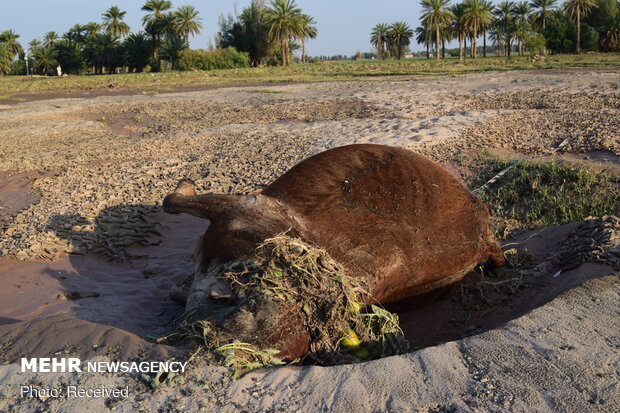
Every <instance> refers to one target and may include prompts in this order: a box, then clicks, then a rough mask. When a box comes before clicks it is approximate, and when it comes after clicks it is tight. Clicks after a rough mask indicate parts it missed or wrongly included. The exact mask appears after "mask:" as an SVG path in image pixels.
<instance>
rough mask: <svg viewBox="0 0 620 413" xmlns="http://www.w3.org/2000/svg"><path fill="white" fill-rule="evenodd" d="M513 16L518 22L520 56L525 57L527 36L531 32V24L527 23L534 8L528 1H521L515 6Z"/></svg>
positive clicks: (517, 34) (517, 35)
mask: <svg viewBox="0 0 620 413" xmlns="http://www.w3.org/2000/svg"><path fill="white" fill-rule="evenodd" d="M513 14H514V17H515V20H516V29H517V30H516V31H515V35H516V37H517V40H519V56H523V55H524V54H525V46H524V43H525V36H526V35H527V33H528V31H529V23H528V21H527V18H528V16H530V14H532V8H531V7H530V5H529V4H528V3H527V2H526V1H520V2H519V3H517V4H515V7H514V10H513Z"/></svg>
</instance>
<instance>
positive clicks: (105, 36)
mask: <svg viewBox="0 0 620 413" xmlns="http://www.w3.org/2000/svg"><path fill="white" fill-rule="evenodd" d="M119 46H120V42H119V40H118V38H117V37H116V36H114V35H112V34H111V33H108V32H105V33H99V34H97V35H96V36H95V37H94V38H92V39H91V40H90V41H89V42H88V44H87V45H86V47H85V48H84V54H85V55H86V56H87V59H88V62H89V63H90V64H91V65H92V66H93V68H94V72H95V73H103V69H107V71H108V73H112V72H113V71H114V69H115V68H116V67H117V66H118V62H119V57H120V54H121V53H120V52H121V50H120V47H119Z"/></svg>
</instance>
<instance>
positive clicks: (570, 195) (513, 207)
mask: <svg viewBox="0 0 620 413" xmlns="http://www.w3.org/2000/svg"><path fill="white" fill-rule="evenodd" d="M512 163H513V162H512V161H503V160H500V159H498V158H485V159H482V158H481V159H480V160H479V161H478V168H479V174H478V179H477V180H476V182H474V183H473V187H475V188H476V187H479V186H480V185H482V184H484V183H485V182H486V181H487V180H488V179H490V178H491V177H493V176H494V175H495V174H496V173H498V172H499V171H501V170H503V169H504V168H506V167H507V166H509V165H510V164H512ZM618 188H619V180H618V178H617V177H612V176H610V175H608V174H605V173H596V172H593V171H590V170H588V169H587V168H584V167H578V168H575V167H572V166H567V165H563V164H561V163H558V162H540V163H539V162H530V161H522V162H518V163H517V165H516V166H515V167H514V168H512V169H511V170H509V171H508V172H507V173H506V174H505V175H504V176H503V177H502V178H501V179H499V181H497V182H495V183H493V184H491V185H490V186H489V187H487V188H486V189H485V190H484V191H482V192H479V193H478V196H479V197H480V198H481V199H482V200H483V201H484V202H486V203H487V205H488V206H489V209H490V210H491V213H492V214H493V215H495V216H496V218H497V222H496V232H497V235H498V236H500V237H501V238H505V237H506V236H508V235H510V234H512V233H514V231H515V230H525V229H532V228H537V227H543V226H549V225H561V224H567V223H569V222H574V221H581V220H583V219H585V218H587V217H589V216H602V215H605V214H610V213H612V212H613V211H614V210H615V209H616V208H617V207H618V205H619V204H620V190H619V189H618Z"/></svg>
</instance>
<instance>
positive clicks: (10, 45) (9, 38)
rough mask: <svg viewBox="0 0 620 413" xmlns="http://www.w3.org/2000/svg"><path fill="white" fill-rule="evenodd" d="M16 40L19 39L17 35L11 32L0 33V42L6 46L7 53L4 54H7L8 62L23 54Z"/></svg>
mask: <svg viewBox="0 0 620 413" xmlns="http://www.w3.org/2000/svg"><path fill="white" fill-rule="evenodd" d="M17 39H19V34H17V33H15V32H14V31H13V30H5V31H3V32H2V33H0V42H2V43H5V44H6V48H7V52H5V53H8V57H9V61H12V60H13V59H15V56H17V55H20V54H22V53H24V49H23V48H22V45H21V44H19V42H18V41H17Z"/></svg>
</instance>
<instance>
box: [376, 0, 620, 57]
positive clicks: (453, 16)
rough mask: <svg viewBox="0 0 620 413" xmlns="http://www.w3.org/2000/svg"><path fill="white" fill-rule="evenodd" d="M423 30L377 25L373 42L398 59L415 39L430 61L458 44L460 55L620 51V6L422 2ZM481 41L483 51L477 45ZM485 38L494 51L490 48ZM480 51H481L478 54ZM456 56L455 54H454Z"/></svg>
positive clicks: (589, 1)
mask: <svg viewBox="0 0 620 413" xmlns="http://www.w3.org/2000/svg"><path fill="white" fill-rule="evenodd" d="M421 5H422V15H421V19H420V20H421V23H422V24H421V26H420V27H417V28H416V29H415V30H412V29H411V28H410V27H409V26H408V25H407V23H405V22H396V23H393V24H385V23H380V24H377V25H376V26H375V27H374V28H373V29H372V32H371V39H370V40H371V43H372V45H373V46H375V48H376V51H377V55H378V56H379V57H380V58H382V59H386V58H396V59H400V58H401V57H402V56H404V54H405V52H406V50H408V48H409V44H410V42H411V39H412V38H413V37H414V36H415V40H416V42H417V43H418V44H421V45H424V46H425V47H426V56H427V57H430V56H431V49H434V57H435V58H436V59H439V58H441V57H445V55H446V44H447V43H449V42H451V41H453V40H454V41H456V42H458V56H459V59H463V58H464V57H465V56H466V55H467V50H468V47H467V45H468V44H469V55H470V56H471V57H473V58H476V57H478V54H479V52H480V51H481V52H482V54H483V56H486V54H487V49H492V50H493V51H494V52H495V53H496V54H497V55H498V56H510V55H511V53H512V52H516V53H518V54H519V56H523V55H524V54H525V51H526V49H528V50H529V51H530V52H532V53H544V52H546V51H551V52H554V53H570V52H577V53H579V52H581V51H582V50H600V51H620V1H618V0H566V1H565V2H564V3H563V4H562V5H561V7H560V6H559V5H558V2H557V0H532V1H530V2H527V1H520V2H513V1H507V0H506V1H501V2H500V3H498V4H493V3H492V2H491V1H488V0H464V1H463V2H461V3H456V4H450V0H422V2H421ZM480 37H482V46H481V47H480V45H479V44H478V40H479V39H480ZM487 38H488V39H489V40H490V42H491V47H490V48H489V47H487ZM479 49H481V50H479ZM454 51H455V52H456V49H455V50H454Z"/></svg>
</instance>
